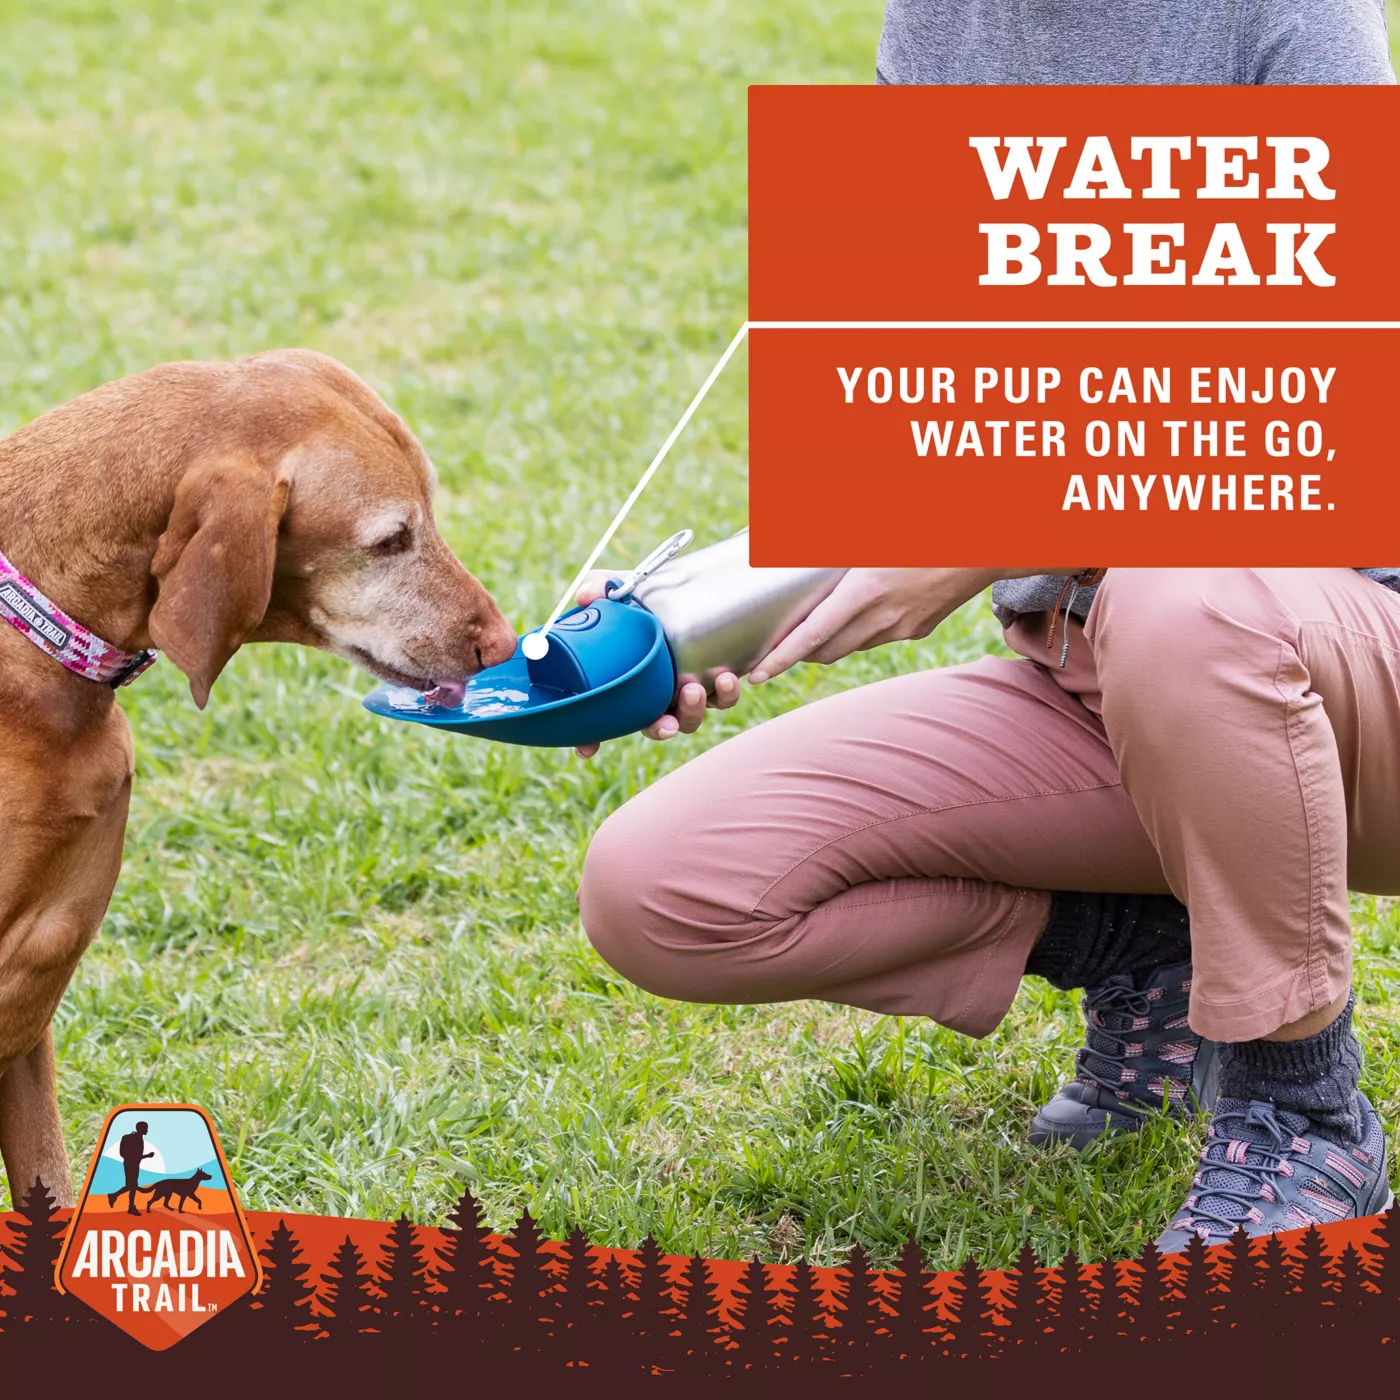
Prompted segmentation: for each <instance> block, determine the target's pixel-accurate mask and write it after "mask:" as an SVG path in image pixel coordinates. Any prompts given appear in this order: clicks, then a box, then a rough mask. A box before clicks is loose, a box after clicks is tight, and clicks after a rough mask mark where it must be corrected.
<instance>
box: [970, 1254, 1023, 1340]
mask: <svg viewBox="0 0 1400 1400" xmlns="http://www.w3.org/2000/svg"><path fill="white" fill-rule="evenodd" d="M1015 1297H1016V1283H1015V1280H1014V1279H1012V1278H1010V1277H1009V1276H1007V1275H1005V1274H996V1273H992V1272H991V1271H990V1270H984V1271H983V1273H982V1286H981V1290H980V1292H979V1295H978V1304H979V1307H978V1313H977V1316H978V1318H979V1319H980V1322H981V1331H982V1352H983V1355H986V1356H1000V1355H1001V1352H1002V1343H1003V1341H1004V1339H1005V1336H1006V1324H1007V1320H1008V1317H1009V1315H1010V1310H1011V1307H1012V1304H1013V1302H1014V1299H1015Z"/></svg>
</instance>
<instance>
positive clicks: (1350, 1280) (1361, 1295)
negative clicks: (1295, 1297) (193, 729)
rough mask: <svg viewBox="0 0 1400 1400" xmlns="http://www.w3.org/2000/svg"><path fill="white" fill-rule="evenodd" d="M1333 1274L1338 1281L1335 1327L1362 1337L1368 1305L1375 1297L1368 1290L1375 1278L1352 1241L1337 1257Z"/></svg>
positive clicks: (1348, 1242)
mask: <svg viewBox="0 0 1400 1400" xmlns="http://www.w3.org/2000/svg"><path fill="white" fill-rule="evenodd" d="M1333 1271H1334V1273H1335V1274H1336V1278H1337V1284H1336V1295H1335V1301H1336V1307H1335V1312H1336V1318H1335V1321H1334V1323H1333V1325H1334V1327H1335V1328H1336V1329H1337V1331H1338V1332H1344V1333H1347V1334H1348V1335H1352V1334H1356V1335H1359V1334H1360V1332H1361V1330H1362V1329H1363V1327H1365V1325H1366V1318H1365V1315H1364V1314H1365V1309H1366V1305H1367V1304H1368V1303H1369V1302H1370V1301H1371V1299H1372V1298H1373V1297H1375V1294H1373V1293H1372V1292H1371V1291H1370V1289H1369V1288H1368V1287H1367V1284H1369V1283H1370V1281H1371V1274H1370V1270H1369V1269H1368V1268H1367V1267H1366V1260H1365V1259H1364V1258H1363V1256H1362V1253H1361V1251H1360V1250H1359V1249H1357V1247H1356V1246H1355V1245H1354V1244H1352V1242H1351V1241H1350V1240H1348V1241H1347V1243H1346V1245H1345V1246H1344V1247H1343V1249H1342V1252H1341V1254H1339V1255H1338V1256H1337V1259H1336V1262H1335V1263H1334V1264H1333Z"/></svg>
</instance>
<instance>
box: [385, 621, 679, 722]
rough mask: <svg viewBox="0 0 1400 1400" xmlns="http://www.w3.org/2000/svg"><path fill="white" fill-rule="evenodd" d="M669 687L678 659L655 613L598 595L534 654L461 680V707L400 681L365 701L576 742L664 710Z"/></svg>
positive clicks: (401, 712) (434, 718) (391, 711)
mask: <svg viewBox="0 0 1400 1400" xmlns="http://www.w3.org/2000/svg"><path fill="white" fill-rule="evenodd" d="M536 630H537V631H538V630H539V629H538V628H537V629H536ZM522 642H523V638H522ZM675 690H676V668H675V664H674V662H673V661H672V659H671V652H670V649H669V647H668V646H667V644H666V634H665V633H664V632H663V631H662V629H661V624H660V623H659V622H658V621H657V620H656V618H654V617H653V616H652V615H651V613H649V612H648V611H647V610H646V609H645V608H643V607H641V606H640V605H639V604H637V603H633V602H631V601H626V602H620V603H619V602H614V601H612V600H611V599H599V600H598V601H597V602H596V603H590V604H589V605H588V607H586V608H574V609H572V610H571V611H569V612H566V613H565V614H564V615H563V616H562V617H560V618H559V620H558V621H557V622H556V623H555V624H554V626H553V627H552V628H551V629H550V633H549V650H548V652H546V653H545V655H544V657H543V658H542V659H541V660H539V661H531V660H529V659H528V658H527V657H526V656H525V653H524V651H523V650H522V646H521V642H517V643H516V648H515V655H514V656H512V657H511V659H510V660H509V661H506V662H504V663H502V664H501V665H500V666H493V667H491V668H490V669H489V670H486V671H480V672H478V673H477V674H476V675H475V676H473V677H472V678H471V680H469V681H468V682H467V686H466V693H465V694H464V696H463V698H462V703H461V705H460V706H458V707H455V708H454V707H450V706H445V705H435V704H431V703H429V702H428V701H427V700H426V699H425V698H424V696H422V695H421V694H419V693H418V692H417V691H415V690H408V689H405V688H403V687H400V686H380V687H379V689H378V690H375V691H373V692H371V693H370V694H369V695H367V696H366V697H365V700H364V706H365V708H366V709H367V710H369V711H370V713H371V714H376V715H383V716H384V717H385V718H387V719H399V720H407V721H408V722H409V723H410V724H426V725H428V726H430V727H431V728H433V729H444V730H447V731H448V732H449V733H451V734H469V735H472V736H473V737H474V738H478V739H491V740H494V741H495V742H496V743H500V744H526V745H529V746H530V747H532V748H573V747H575V746H576V745H579V744H598V743H602V742H603V741H604V740H607V739H619V738H621V737H622V736H623V735H624V734H635V733H636V732H637V730H639V729H645V728H646V726H647V725H649V724H651V723H653V722H654V721H655V720H658V719H660V717H661V716H662V715H663V714H665V713H666V710H667V708H668V707H669V706H670V704H671V701H672V699H673V697H674V695H675Z"/></svg>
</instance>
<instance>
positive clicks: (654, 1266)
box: [632, 1235, 676, 1370]
mask: <svg viewBox="0 0 1400 1400" xmlns="http://www.w3.org/2000/svg"><path fill="white" fill-rule="evenodd" d="M669 1289H670V1282H669V1280H668V1279H667V1277H666V1267H665V1264H664V1263H663V1262H662V1255H661V1248H660V1246H659V1245H658V1244H657V1243H656V1241H655V1239H653V1238H652V1236H650V1235H648V1236H647V1237H646V1239H644V1240H643V1241H642V1246H641V1248H640V1249H639V1250H638V1251H637V1277H636V1284H635V1286H634V1292H635V1293H636V1295H637V1302H636V1306H635V1307H634V1308H633V1313H632V1330H633V1331H634V1332H635V1333H636V1335H637V1336H638V1337H639V1338H641V1339H642V1340H641V1341H639V1343H638V1348H639V1352H640V1354H641V1356H642V1357H643V1359H644V1362H645V1364H646V1366H647V1369H648V1370H650V1368H651V1367H652V1366H660V1365H664V1364H666V1361H667V1358H668V1357H669V1355H670V1345H671V1332H672V1330H673V1329H674V1327H675V1323H676V1319H675V1312H674V1308H675V1300H674V1299H673V1298H672V1297H671V1294H670V1292H669Z"/></svg>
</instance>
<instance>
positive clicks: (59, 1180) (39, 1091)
mask: <svg viewBox="0 0 1400 1400" xmlns="http://www.w3.org/2000/svg"><path fill="white" fill-rule="evenodd" d="M0 1155H3V1157H4V1159H5V1174H6V1176H7V1177H8V1178H9V1181H10V1194H11V1195H12V1196H14V1198H15V1200H14V1204H15V1206H16V1207H18V1206H19V1204H20V1202H21V1201H22V1199H23V1196H24V1193H25V1192H27V1191H28V1190H29V1189H30V1188H31V1187H32V1186H33V1185H34V1183H35V1181H36V1180H38V1181H42V1182H43V1183H44V1185H45V1186H47V1187H48V1188H49V1190H50V1191H51V1192H52V1193H53V1195H54V1197H55V1198H56V1200H57V1201H58V1204H59V1205H60V1206H71V1205H72V1204H73V1178H72V1174H71V1172H70V1170H69V1167H68V1152H67V1150H66V1149H65V1147H64V1145H63V1124H62V1122H61V1121H60V1120H59V1116H58V1072H57V1067H56V1065H55V1063H54V1053H53V1027H52V1025H49V1026H45V1028H44V1034H43V1035H42V1036H41V1037H40V1040H39V1043H38V1044H37V1045H36V1046H35V1047H34V1048H33V1049H32V1050H31V1051H30V1052H29V1053H28V1054H27V1055H25V1056H24V1057H23V1058H22V1059H19V1060H16V1061H15V1062H14V1063H13V1064H12V1065H11V1066H10V1067H9V1069H7V1070H6V1071H5V1073H4V1076H3V1077H0Z"/></svg>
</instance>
